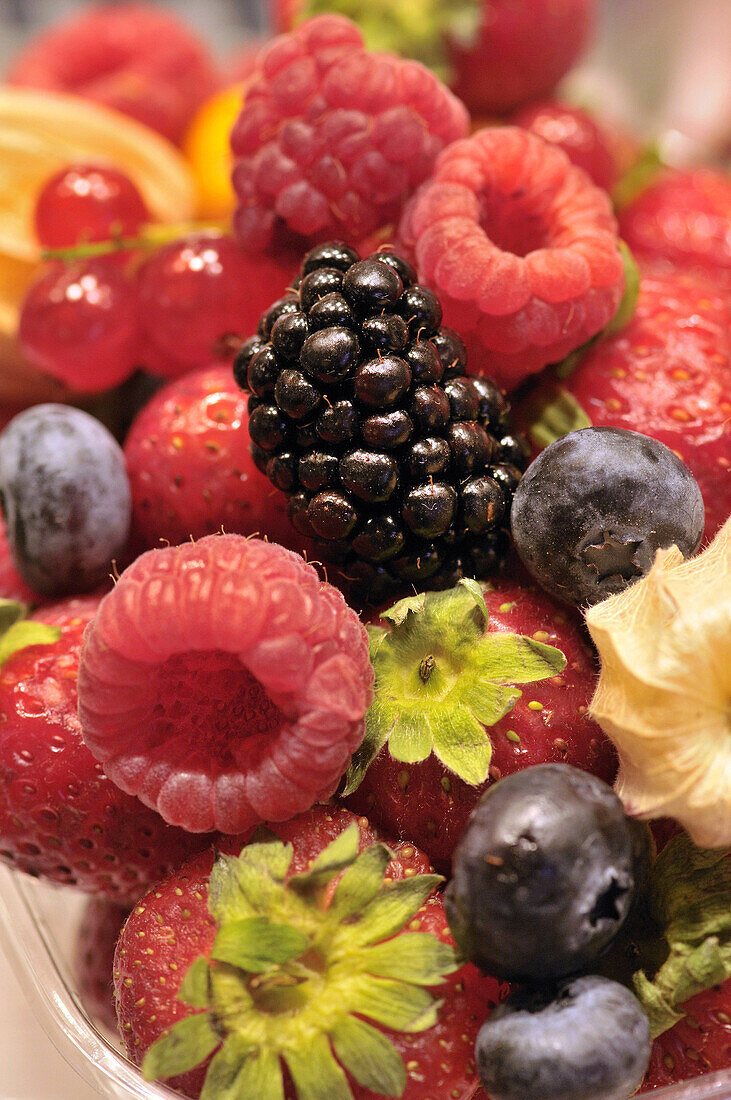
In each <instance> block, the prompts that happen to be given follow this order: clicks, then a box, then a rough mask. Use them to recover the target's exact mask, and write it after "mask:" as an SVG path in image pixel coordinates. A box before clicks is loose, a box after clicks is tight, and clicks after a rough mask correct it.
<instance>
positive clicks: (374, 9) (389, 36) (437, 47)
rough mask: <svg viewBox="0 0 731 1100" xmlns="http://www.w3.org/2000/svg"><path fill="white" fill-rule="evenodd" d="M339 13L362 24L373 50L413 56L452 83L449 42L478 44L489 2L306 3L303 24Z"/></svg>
mask: <svg viewBox="0 0 731 1100" xmlns="http://www.w3.org/2000/svg"><path fill="white" fill-rule="evenodd" d="M333 12H336V13H337V14H338V15H344V16H347V18H348V19H352V21H353V22H354V23H357V25H358V27H359V28H360V30H361V31H362V33H363V38H364V40H365V44H366V46H367V48H368V49H370V50H378V51H381V52H383V51H385V52H389V53H397V54H400V55H401V56H402V57H410V58H413V59H414V60H415V61H420V62H421V63H422V65H426V66H427V68H429V69H431V70H432V72H434V73H436V75H437V76H438V77H439V78H440V79H441V80H446V81H448V80H449V78H450V76H451V67H450V64H449V59H448V53H447V40H448V39H451V40H453V41H456V42H459V43H460V44H461V45H462V46H464V47H468V46H470V45H472V44H473V43H474V42H475V41H476V39H477V34H478V31H479V27H480V23H481V19H482V13H483V4H482V3H481V2H480V0H304V2H303V3H302V5H301V7H300V8H299V10H298V13H297V22H302V21H303V20H305V19H309V18H310V17H312V16H314V15H324V14H326V15H332V14H333Z"/></svg>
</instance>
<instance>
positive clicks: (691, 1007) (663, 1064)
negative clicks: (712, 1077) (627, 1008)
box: [640, 978, 731, 1092]
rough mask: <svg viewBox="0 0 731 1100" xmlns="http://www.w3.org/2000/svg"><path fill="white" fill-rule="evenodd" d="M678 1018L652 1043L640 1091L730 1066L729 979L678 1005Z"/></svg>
mask: <svg viewBox="0 0 731 1100" xmlns="http://www.w3.org/2000/svg"><path fill="white" fill-rule="evenodd" d="M681 1011H682V1013H683V1018H682V1020H678V1022H677V1024H675V1025H674V1026H673V1027H671V1028H670V1029H669V1031H665V1032H663V1034H662V1035H659V1036H658V1037H657V1039H655V1041H654V1043H653V1044H652V1052H651V1054H650V1065H649V1067H648V1070H647V1075H646V1077H645V1080H644V1081H643V1084H642V1088H641V1089H640V1092H650V1091H651V1090H652V1089H659V1088H662V1087H663V1086H665V1085H673V1084H675V1083H676V1082H678V1081H688V1080H690V1079H691V1078H692V1077H700V1076H702V1075H703V1074H705V1073H712V1072H713V1071H714V1070H719V1069H728V1068H729V1066H731V978H727V979H726V981H725V982H721V984H720V985H714V986H711V987H710V989H704V990H703V991H702V992H701V993H696V995H695V996H694V997H689V998H688V1000H687V1001H685V1002H684V1003H683V1004H682V1005H681Z"/></svg>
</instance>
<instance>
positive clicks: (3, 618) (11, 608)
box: [0, 600, 28, 635]
mask: <svg viewBox="0 0 731 1100" xmlns="http://www.w3.org/2000/svg"><path fill="white" fill-rule="evenodd" d="M27 614H28V608H27V606H26V605H25V604H24V603H20V602H19V601H18V600H0V635H2V634H4V633H5V631H6V630H8V629H9V628H10V627H11V626H12V625H13V623H17V622H18V621H19V620H20V619H24V618H25V617H26V615H27Z"/></svg>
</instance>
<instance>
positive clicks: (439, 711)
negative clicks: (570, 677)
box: [343, 581, 566, 795]
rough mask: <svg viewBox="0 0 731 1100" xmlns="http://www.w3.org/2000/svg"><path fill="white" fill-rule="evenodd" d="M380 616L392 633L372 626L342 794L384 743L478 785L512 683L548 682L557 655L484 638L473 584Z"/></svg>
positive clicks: (514, 691)
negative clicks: (361, 718)
mask: <svg viewBox="0 0 731 1100" xmlns="http://www.w3.org/2000/svg"><path fill="white" fill-rule="evenodd" d="M382 617H383V618H384V619H386V620H388V621H390V622H391V624H392V627H391V630H390V631H383V630H380V629H379V633H378V635H375V636H374V637H375V644H373V643H372V645H371V660H372V663H373V667H374V672H375V697H374V700H373V703H372V704H371V706H370V707H369V709H368V712H367V714H366V733H365V738H364V740H363V742H362V744H361V746H360V748H359V749H358V750H357V751H356V753H355V754H354V756H353V759H352V761H351V765H350V768H349V769H348V772H347V774H346V779H345V787H344V792H343V793H344V794H345V795H348V794H351V793H352V792H353V791H354V790H356V788H357V787H358V785H359V784H360V782H361V781H362V779H363V776H364V775H365V773H366V771H367V770H368V767H369V765H370V763H371V762H372V760H373V759H374V758H375V756H376V755H377V754H378V752H380V750H381V748H382V747H383V746H384V745H385V744H386V742H388V751H389V753H390V755H391V757H392V758H393V759H394V760H398V761H400V762H401V763H404V764H414V763H419V762H420V761H422V760H426V759H427V757H429V756H430V755H431V754H432V753H434V754H435V755H436V756H437V757H438V758H439V759H440V760H441V762H442V763H443V764H444V766H445V767H446V768H448V769H449V770H450V771H451V772H453V773H454V774H455V775H458V776H459V777H460V778H461V779H463V780H464V781H465V782H466V783H470V784H472V785H473V786H477V785H478V784H479V783H483V782H484V781H485V779H486V778H487V774H488V768H489V766H490V757H491V753H492V745H491V742H490V737H489V734H488V728H489V727H491V726H494V725H495V723H496V722H499V721H500V719H501V718H503V717H505V715H506V714H507V713H508V712H509V711H510V710H511V709H512V708H513V707H514V706H515V703H516V701H517V700H518V699H519V698H520V696H521V691H520V690H519V689H518V688H517V687H515V685H516V684H524V683H534V682H536V681H538V680H542V679H546V678H547V677H549V676H555V675H556V674H557V673H558V672H560V671H561V670H562V669H563V668H564V667H565V665H566V658H565V656H564V654H563V653H562V652H561V650H559V649H557V648H556V647H555V646H550V645H545V644H544V643H542V642H537V641H535V640H534V639H533V638H528V637H523V636H521V635H518V634H505V633H502V632H499V631H495V632H490V631H489V630H488V626H489V622H488V611H487V606H486V604H485V599H484V595H483V592H482V588H481V586H480V585H479V584H478V583H477V582H476V581H463V582H461V583H460V584H458V585H457V586H456V587H455V588H452V589H449V590H447V591H446V592H428V593H422V594H419V595H416V596H409V597H407V598H406V599H404V600H400V601H399V602H398V603H396V604H394V606H393V607H391V608H390V609H389V610H388V611H385V612H383V615H382Z"/></svg>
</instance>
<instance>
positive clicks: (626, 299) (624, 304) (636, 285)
mask: <svg viewBox="0 0 731 1100" xmlns="http://www.w3.org/2000/svg"><path fill="white" fill-rule="evenodd" d="M619 251H620V252H621V254H622V264H623V266H624V293H623V294H622V299H621V301H620V303H619V305H618V306H617V312H616V313H615V314H614V317H612V319H611V321H609V323H608V324H607V325H606V326H605V327H604V329H602V332H601V333H600V335H601V337H602V338H604V337H606V336H614V335H615V333H617V332H621V331H622V329H623V328H626V327H627V325H628V324H629V323H630V321H631V320H632V318H633V317H634V315H635V310H636V309H637V299H638V297H639V294H640V269H639V267H638V266H637V263H636V261H635V258H634V256H633V255H632V253H631V252H630V249H629V246H628V245H627V244H625V242H624V241H622V240H620V242H619Z"/></svg>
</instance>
